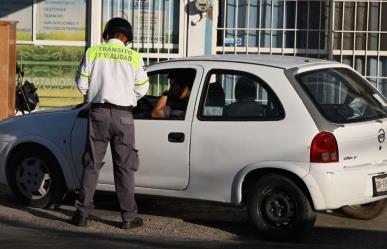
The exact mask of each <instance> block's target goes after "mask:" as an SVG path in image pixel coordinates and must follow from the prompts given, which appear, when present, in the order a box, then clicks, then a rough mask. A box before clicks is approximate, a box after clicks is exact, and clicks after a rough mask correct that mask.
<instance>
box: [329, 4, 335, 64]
mask: <svg viewBox="0 0 387 249" xmlns="http://www.w3.org/2000/svg"><path fill="white" fill-rule="evenodd" d="M333 8H334V4H333V0H329V15H328V59H329V60H333V25H334V23H333V15H334V12H333V11H334V9H333Z"/></svg>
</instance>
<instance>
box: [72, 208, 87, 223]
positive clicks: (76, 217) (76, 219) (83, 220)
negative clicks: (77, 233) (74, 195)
mask: <svg viewBox="0 0 387 249" xmlns="http://www.w3.org/2000/svg"><path fill="white" fill-rule="evenodd" d="M71 223H72V224H73V225H76V226H77V227H87V226H88V225H89V219H88V218H87V217H84V216H82V215H81V213H80V212H79V211H78V210H77V211H76V212H75V214H74V215H73V218H72V219H71Z"/></svg>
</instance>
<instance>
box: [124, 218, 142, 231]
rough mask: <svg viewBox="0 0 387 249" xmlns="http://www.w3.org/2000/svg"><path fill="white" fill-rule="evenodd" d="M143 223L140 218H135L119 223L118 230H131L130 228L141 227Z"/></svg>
mask: <svg viewBox="0 0 387 249" xmlns="http://www.w3.org/2000/svg"><path fill="white" fill-rule="evenodd" d="M143 223H144V222H143V221H142V219H141V218H140V217H136V218H134V219H133V220H132V221H123V222H122V223H121V226H120V228H121V229H132V228H136V227H140V226H142V224H143Z"/></svg>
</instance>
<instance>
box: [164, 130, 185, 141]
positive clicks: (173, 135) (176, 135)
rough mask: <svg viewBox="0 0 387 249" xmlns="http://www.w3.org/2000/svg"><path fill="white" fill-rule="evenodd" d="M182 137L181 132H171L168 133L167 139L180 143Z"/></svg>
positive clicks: (182, 139)
mask: <svg viewBox="0 0 387 249" xmlns="http://www.w3.org/2000/svg"><path fill="white" fill-rule="evenodd" d="M184 138H185V136H184V133H182V132H171V133H169V134H168V141H169V142H171V143H182V142H184Z"/></svg>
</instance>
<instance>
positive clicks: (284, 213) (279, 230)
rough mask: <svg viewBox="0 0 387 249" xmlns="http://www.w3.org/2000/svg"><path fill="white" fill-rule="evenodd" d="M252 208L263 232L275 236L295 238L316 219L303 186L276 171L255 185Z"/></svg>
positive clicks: (250, 198) (250, 205)
mask: <svg viewBox="0 0 387 249" xmlns="http://www.w3.org/2000/svg"><path fill="white" fill-rule="evenodd" d="M248 212H249V217H250V221H251V222H252V223H253V225H254V226H255V227H256V228H257V229H258V232H259V235H262V236H263V237H265V238H268V239H273V240H292V239H295V238H297V237H298V236H299V235H300V234H301V233H302V232H303V231H304V230H307V229H308V228H309V227H311V226H313V224H314V222H315V219H316V216H315V213H314V212H313V210H312V208H311V206H310V203H309V201H308V199H307V198H306V196H305V194H304V193H303V192H302V190H301V189H300V188H299V187H298V186H297V185H296V184H295V183H294V182H293V181H292V180H290V179H289V178H287V177H285V176H282V175H276V174H269V175H265V176H263V177H261V178H260V179H259V180H258V181H257V183H256V184H255V185H254V187H253V188H252V189H251V191H250V195H249V199H248Z"/></svg>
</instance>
